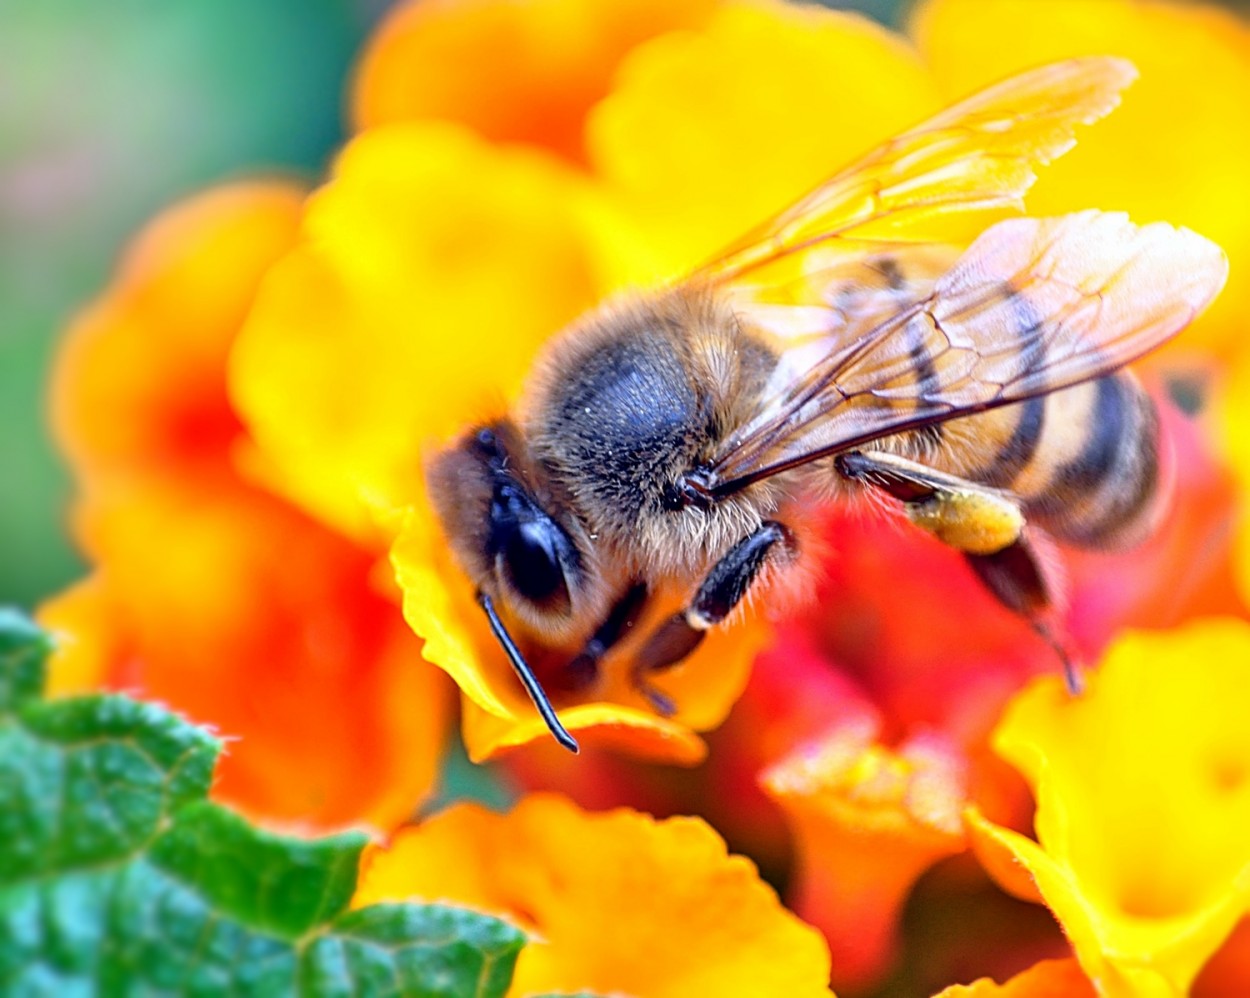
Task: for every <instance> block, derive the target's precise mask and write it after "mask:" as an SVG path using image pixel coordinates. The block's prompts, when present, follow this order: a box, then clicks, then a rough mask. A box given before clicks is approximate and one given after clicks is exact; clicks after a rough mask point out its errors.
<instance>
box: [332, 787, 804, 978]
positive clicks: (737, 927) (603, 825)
mask: <svg viewBox="0 0 1250 998" xmlns="http://www.w3.org/2000/svg"><path fill="white" fill-rule="evenodd" d="M409 899H420V900H427V901H446V902H449V903H452V904H457V905H461V906H464V907H468V908H473V909H475V910H478V911H483V912H488V913H491V914H496V915H502V916H505V917H507V918H509V919H511V920H512V921H514V922H516V923H517V924H518V925H520V927H521V928H522V929H524V930H525V931H526V932H527V933H529V935H530V938H531V942H530V944H529V945H528V946H527V947H526V948H525V949H524V950H523V951H522V953H521V956H520V959H519V960H518V962H517V968H516V976H515V978H514V979H513V984H512V989H511V991H510V992H509V993H510V994H513V995H518V996H519V995H533V994H543V993H548V992H561V993H567V992H576V991H581V990H586V991H590V992H593V993H595V994H603V995H608V994H621V995H631V996H632V998H686V996H690V995H716V996H718V998H735V996H743V998H746V996H758V998H772V996H778V995H785V996H787V998H804V996H812V998H816V996H825V998H828V996H829V990H828V987H827V981H828V976H829V954H828V951H827V950H826V949H825V945H824V942H823V941H822V940H821V938H820V935H819V934H818V933H817V932H815V931H814V930H813V929H810V928H808V927H807V926H805V925H803V923H802V922H800V921H799V920H798V919H797V918H795V917H794V916H793V915H791V914H789V913H788V912H787V911H786V910H785V909H784V908H782V907H781V904H780V903H779V902H778V901H777V896H776V895H775V894H774V893H773V891H772V889H771V888H769V887H768V886H767V885H766V884H764V883H763V882H762V881H761V880H760V879H759V876H758V874H757V873H756V871H755V867H754V866H753V865H752V864H751V862H750V861H749V860H746V859H743V858H742V857H740V856H731V855H729V854H727V853H726V850H725V844H724V842H722V841H721V839H720V837H719V836H718V835H717V834H716V833H715V832H714V831H712V829H711V828H709V827H708V826H707V825H706V824H704V823H703V822H702V821H700V820H699V819H697V818H671V819H669V820H667V821H656V820H655V819H654V818H651V817H649V816H647V815H644V814H639V813H637V812H634V811H627V810H618V811H611V812H606V813H597V814H592V813H587V812H585V811H581V810H579V809H578V808H577V807H575V806H574V805H572V804H570V803H569V802H568V801H566V800H564V799H562V798H560V797H556V796H551V795H536V796H532V797H528V798H526V799H525V800H523V801H522V802H521V803H520V804H519V805H518V806H517V807H516V809H515V810H513V811H512V812H511V813H510V814H507V815H499V814H493V813H491V812H489V811H486V810H483V809H482V808H480V807H476V806H473V805H464V804H462V805H457V806H456V807H453V808H451V809H450V810H448V811H445V812H443V813H441V814H439V815H437V816H435V817H434V818H431V819H430V820H429V821H426V822H425V823H423V824H421V825H418V826H416V827H413V828H408V829H404V830H402V831H400V832H399V833H398V834H397V835H396V836H395V838H394V840H393V841H392V842H391V843H390V844H389V845H387V846H385V847H380V848H375V849H373V850H372V851H370V852H367V853H366V854H365V856H364V858H363V860H362V872H361V880H360V885H359V887H358V889H357V893H356V896H355V898H354V900H353V904H354V905H356V906H364V905H367V904H372V903H375V902H379V901H401V900H409Z"/></svg>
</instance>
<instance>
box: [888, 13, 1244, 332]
mask: <svg viewBox="0 0 1250 998" xmlns="http://www.w3.org/2000/svg"><path fill="white" fill-rule="evenodd" d="M910 32H911V34H912V36H913V37H914V38H915V39H916V43H917V45H918V46H919V47H920V50H921V51H922V52H923V53H924V56H925V59H926V60H927V61H928V63H929V64H930V65H931V66H932V67H933V71H934V74H935V76H936V77H937V79H938V81H939V82H940V84H941V86H942V90H943V93H944V95H945V96H947V97H948V98H949V97H954V96H957V95H960V94H963V93H967V92H968V91H970V90H974V89H976V88H977V87H978V86H983V85H985V84H986V83H988V82H990V81H991V80H994V79H998V78H1001V77H1005V76H1009V75H1011V74H1012V73H1015V72H1018V71H1020V70H1022V69H1025V68H1027V67H1029V66H1036V65H1039V64H1041V63H1045V62H1051V61H1053V60H1055V59H1062V58H1067V57H1070V56H1078V55H1118V56H1123V57H1124V58H1126V59H1128V60H1129V61H1131V62H1132V63H1133V64H1134V65H1135V66H1136V67H1137V69H1138V72H1139V73H1140V74H1141V75H1140V78H1139V80H1138V81H1137V83H1135V84H1134V85H1133V86H1132V87H1131V88H1130V89H1129V90H1128V91H1127V92H1126V93H1125V95H1124V101H1123V104H1122V106H1121V107H1120V108H1119V110H1117V111H1116V113H1115V114H1113V115H1111V116H1110V117H1109V118H1108V119H1107V120H1106V121H1105V122H1102V123H1100V124H1099V126H1098V127H1097V128H1094V129H1090V130H1089V132H1088V133H1086V134H1083V135H1082V136H1081V140H1080V142H1079V143H1078V145H1077V147H1076V149H1074V150H1073V151H1072V152H1071V153H1069V154H1068V155H1066V156H1064V157H1063V158H1062V159H1061V160H1059V161H1058V162H1056V163H1054V164H1052V165H1051V166H1049V167H1048V168H1047V169H1046V170H1045V171H1044V172H1043V174H1042V175H1041V177H1040V179H1039V181H1038V183H1037V186H1036V187H1035V188H1034V189H1033V191H1032V192H1030V195H1029V211H1030V213H1033V214H1052V213H1059V212H1065V211H1071V210H1072V209H1073V208H1074V207H1076V206H1078V205H1086V206H1096V207H1098V208H1102V209H1104V210H1122V211H1127V212H1129V214H1130V215H1132V216H1133V218H1134V219H1136V220H1138V221H1148V220H1151V219H1156V218H1165V219H1167V220H1168V221H1169V222H1172V223H1173V224H1176V225H1187V226H1189V227H1190V228H1192V229H1194V230H1195V231H1197V232H1201V233H1202V234H1203V235H1204V236H1206V237H1208V238H1209V239H1212V240H1214V241H1215V242H1216V243H1218V244H1219V245H1220V246H1221V247H1223V248H1224V250H1225V251H1226V252H1227V253H1228V257H1229V261H1230V264H1231V266H1232V271H1233V277H1232V279H1231V280H1230V282H1229V284H1228V287H1227V288H1226V289H1225V290H1224V292H1223V293H1222V294H1221V295H1220V297H1219V298H1218V299H1217V300H1216V302H1215V304H1214V305H1213V306H1212V307H1211V309H1210V310H1209V311H1208V313H1207V314H1206V315H1204V316H1203V317H1202V319H1200V320H1199V321H1198V322H1196V323H1195V324H1194V325H1193V327H1192V328H1191V329H1189V330H1187V331H1186V332H1185V333H1184V334H1183V336H1182V337H1181V338H1180V339H1179V340H1178V342H1177V347H1176V349H1181V350H1193V349H1196V348H1198V347H1202V348H1207V349H1212V350H1215V351H1217V352H1227V351H1236V350H1238V349H1240V343H1241V342H1242V341H1243V339H1244V335H1243V327H1244V317H1245V315H1246V314H1247V312H1248V311H1250V281H1247V280H1245V279H1244V278H1242V277H1241V276H1240V274H1241V271H1242V270H1243V269H1244V268H1246V267H1250V198H1247V197H1246V194H1245V191H1246V176H1247V165H1248V164H1250V128H1248V127H1247V123H1250V28H1248V27H1247V25H1246V23H1245V22H1244V21H1242V20H1241V19H1239V18H1238V17H1237V16H1235V15H1234V14H1232V13H1230V12H1228V11H1226V10H1222V9H1220V8H1218V7H1215V6H1210V5H1207V4H1203V3H1164V2H1159V0H1098V2H1096V3H1091V2H1089V0H1045V2H1044V3H1037V2H1036V0H926V2H922V3H920V4H919V5H918V7H917V8H916V9H915V11H914V16H913V18H912V23H911V26H910Z"/></svg>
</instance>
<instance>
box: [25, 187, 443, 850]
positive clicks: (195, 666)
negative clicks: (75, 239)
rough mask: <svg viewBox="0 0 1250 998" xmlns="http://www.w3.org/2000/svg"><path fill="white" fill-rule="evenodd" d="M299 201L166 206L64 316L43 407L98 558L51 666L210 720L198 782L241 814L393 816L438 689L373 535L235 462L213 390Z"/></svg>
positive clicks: (299, 820)
mask: <svg viewBox="0 0 1250 998" xmlns="http://www.w3.org/2000/svg"><path fill="white" fill-rule="evenodd" d="M302 200H303V192H302V191H300V190H298V189H297V188H295V187H293V186H291V185H289V184H285V183H277V182H274V183H253V184H238V185H235V186H233V187H227V188H221V189H218V190H214V191H210V192H208V193H206V194H203V195H201V196H199V197H197V198H194V199H192V200H191V201H189V202H187V203H185V204H183V205H180V206H178V207H176V208H173V209H171V210H170V211H169V212H167V213H166V214H165V215H164V216H162V217H161V218H160V219H158V220H157V221H156V222H154V223H153V224H152V226H151V227H150V228H149V229H148V231H146V232H145V233H144V234H143V235H142V236H141V237H140V238H139V239H138V241H137V242H136V244H135V246H134V247H133V248H132V249H131V251H130V253H129V254H128V256H127V257H126V259H125V260H124V261H123V263H122V266H121V267H120V269H119V272H118V274H117V276H116V278H115V280H114V283H113V285H112V286H111V287H110V288H109V289H108V290H107V291H106V292H105V293H104V295H103V296H102V297H101V298H100V299H99V300H98V301H97V302H96V303H95V304H94V305H92V307H91V308H90V309H88V310H87V311H86V312H85V313H84V314H83V315H82V316H81V317H80V318H79V319H78V321H77V322H76V323H75V325H74V327H73V328H72V329H71V330H70V332H69V335H68V337H67V339H66V341H65V344H64V347H63V349H62V353H61V357H60V362H59V364H58V367H57V371H56V377H55V381H54V384H53V386H52V407H53V408H52V415H53V422H54V426H55V428H56V431H57V435H58V437H59V439H60V441H61V444H62V447H63V448H64V450H65V452H66V454H67V455H68V456H69V458H70V460H71V462H72V463H73V466H74V468H75V470H76V472H77V473H78V477H79V484H80V490H81V494H80V496H79V499H78V501H77V503H76V506H75V509H74V525H75V529H76V532H77V535H78V539H79V542H80V543H81V544H82V546H83V549H84V551H85V552H86V554H87V555H88V556H89V558H90V559H91V560H92V561H93V562H94V564H95V566H96V567H95V571H94V573H93V574H92V575H91V576H90V577H89V578H88V579H87V580H85V581H84V582H83V583H81V584H80V585H78V586H76V587H74V588H72V589H70V590H69V591H68V592H66V593H65V594H63V595H62V596H60V597H59V598H57V599H55V600H53V601H52V602H51V603H49V604H46V605H45V606H44V607H43V609H42V612H41V616H42V619H43V622H44V624H45V625H46V626H48V627H49V628H50V629H51V630H52V631H53V632H54V633H55V634H57V635H60V636H61V641H60V643H59V644H60V646H59V650H58V653H57V656H56V658H55V659H54V661H53V663H52V665H51V675H50V686H51V689H52V690H53V691H54V692H60V693H71V692H78V691H80V690H84V689H89V688H95V687H101V686H103V687H108V688H113V689H122V690H126V691H133V692H136V693H139V694H142V695H143V696H146V697H150V698H152V699H155V700H159V701H163V702H164V703H166V704H168V705H169V706H171V707H173V708H174V709H176V710H179V711H182V712H184V713H186V714H187V715H188V716H189V717H190V718H192V719H193V720H196V721H200V722H202V723H207V724H211V725H212V726H214V727H215V728H216V729H217V731H218V733H219V734H221V735H222V736H223V737H225V738H226V739H228V740H229V747H228V751H227V752H226V754H225V755H224V757H223V759H222V761H221V764H220V765H219V767H218V770H217V785H216V787H215V791H214V792H215V794H216V796H217V797H218V798H219V799H221V800H224V801H228V802H230V803H232V804H234V805H236V806H238V807H240V808H242V809H243V810H244V811H246V812H248V813H250V814H252V815H254V816H256V817H258V818H262V819H266V820H268V821H270V822H273V823H281V824H287V823H294V824H299V825H303V826H312V827H337V826H340V825H343V824H348V823H355V822H371V823H375V824H377V825H379V826H381V827H390V826H391V825H394V824H395V823H397V822H399V821H400V820H402V819H403V818H404V817H406V816H407V815H408V814H409V813H411V811H412V808H413V806H414V805H415V804H416V802H418V801H419V800H420V799H421V798H422V797H424V796H425V795H426V794H427V793H428V792H429V791H430V789H431V788H432V785H433V782H434V777H435V771H436V763H437V759H438V755H439V753H440V751H441V749H442V746H443V742H444V740H445V736H446V730H447V707H448V703H447V698H446V694H445V691H444V689H443V688H442V684H441V683H440V682H439V680H438V678H437V676H436V674H433V673H431V672H430V671H429V670H428V669H424V668H422V667H421V665H420V643H419V642H418V641H417V640H416V639H415V638H414V637H413V636H412V634H411V633H410V632H409V631H408V630H407V628H406V627H405V626H404V623H403V619H402V616H401V615H400V613H399V609H398V606H397V604H396V602H395V599H394V597H393V596H392V595H391V589H392V587H391V585H390V583H389V581H388V580H387V578H386V576H385V574H384V573H381V572H379V571H377V565H378V558H379V553H378V552H377V551H371V550H369V549H367V548H362V547H360V546H359V545H357V544H355V543H353V542H351V541H350V540H348V539H346V538H344V537H342V536H340V535H338V534H335V533H334V532H332V531H330V530H329V529H327V528H326V527H324V526H322V525H320V524H318V523H317V522H315V521H314V520H312V519H311V518H310V517H309V516H308V515H307V514H306V513H304V512H302V511H301V510H299V509H296V508H295V507H293V506H291V505H290V504H289V503H287V502H285V501H284V500H282V499H281V498H279V497H278V496H275V495H274V494H272V493H271V492H269V491H268V490H266V489H265V488H264V487H263V486H261V485H258V484H256V483H255V482H254V481H252V480H251V479H250V478H249V475H248V469H250V468H254V467H259V466H260V465H262V464H263V459H262V458H260V457H258V456H257V455H256V454H255V452H254V450H253V448H252V444H251V441H250V439H249V438H248V435H247V431H246V429H245V428H244V427H243V424H242V422H241V421H240V419H239V417H238V415H237V414H236V413H235V411H234V409H233V408H232V406H231V405H230V402H229V399H228V397H227V394H226V360H227V357H228V355H229V352H230V348H231V345H232V342H233V339H234V336H235V334H236V332H237V330H238V327H239V324H240V323H241V321H242V319H243V316H244V314H245V313H246V311H247V309H248V307H249V305H250V303H251V300H252V296H253V295H254V293H255V289H256V286H257V284H258V283H259V281H260V279H261V277H262V275H263V274H264V272H265V270H266V268H267V267H268V266H269V265H270V264H271V263H272V262H273V260H274V259H276V258H277V257H278V256H279V255H280V254H281V253H282V252H283V251H284V250H286V248H287V247H288V246H289V245H290V244H291V241H292V239H293V237H294V234H295V227H296V225H297V222H298V218H299V215H300V211H301V204H302ZM382 564H383V565H384V564H385V562H383V563H382Z"/></svg>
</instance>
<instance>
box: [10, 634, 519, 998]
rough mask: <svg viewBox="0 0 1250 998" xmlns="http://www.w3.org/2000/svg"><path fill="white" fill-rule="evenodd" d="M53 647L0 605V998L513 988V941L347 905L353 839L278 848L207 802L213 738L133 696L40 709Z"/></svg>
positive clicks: (486, 923) (443, 911)
mask: <svg viewBox="0 0 1250 998" xmlns="http://www.w3.org/2000/svg"><path fill="white" fill-rule="evenodd" d="M48 648H49V643H48V640H47V638H46V636H45V635H43V634H42V633H41V632H40V631H39V630H38V629H37V628H35V627H34V626H33V625H32V624H30V623H29V622H28V621H26V620H25V619H24V618H22V617H20V616H18V615H16V614H12V613H6V612H3V611H0V994H4V995H48V996H53V995H56V996H61V995H71V996H72V995H131V994H162V995H174V994H177V995H184V994H185V995H218V994H227V993H228V994H237V995H265V996H269V995H288V994H289V995H344V996H347V995H414V996H428V998H498V996H501V995H503V993H504V992H505V991H506V990H507V988H508V985H509V983H510V982H511V979H512V972H513V968H514V966H515V963H516V957H517V954H518V953H519V951H520V949H521V946H522V945H523V944H524V941H525V940H524V936H523V935H522V933H521V932H520V931H519V930H517V929H516V928H514V927H513V926H510V925H508V924H507V923H505V922H502V921H500V920H498V919H494V918H489V917H487V916H484V915H479V914H476V913H473V912H468V911H461V910H458V909H454V908H446V907H441V906H436V905H414V904H393V905H375V906H372V907H369V908H362V909H359V910H356V911H352V910H349V908H348V905H349V903H350V901H351V897H352V893H353V892H354V890H355V881H356V869H357V862H358V860H359V856H360V851H361V850H362V849H363V848H364V845H365V841H366V840H365V837H364V836H363V835H361V834H358V833H347V834H343V835H336V836H331V837H328V838H321V839H312V840H309V839H299V838H293V837H287V836H278V835H272V834H270V833H268V832H264V831H261V830H260V829H257V828H255V827H253V826H251V825H249V824H248V823H247V822H246V821H245V820H244V819H243V818H241V817H239V816H238V815H236V814H233V813H231V812H230V811H228V810H226V809H225V808H223V807H220V806H218V805H216V804H213V803H210V802H209V801H207V800H205V796H206V794H207V791H208V787H209V784H210V781H211V777H212V768H213V764H214V762H215V760H216V757H217V753H218V752H219V750H220V746H219V745H218V744H217V742H216V741H215V740H214V739H213V738H212V737H210V736H209V735H208V734H207V733H206V732H204V731H202V730H201V729H198V728H196V727H194V726H192V725H190V724H188V723H186V722H185V721H183V720H180V719H179V718H177V717H176V716H174V715H173V714H171V713H169V712H168V711H166V710H163V709H161V708H159V707H156V706H154V705H152V704H144V703H140V702H137V701H134V700H130V699H128V698H125V697H120V696H104V695H98V696H89V697H82V698H78V699H75V700H64V701H53V702H45V701H43V700H42V699H40V694H41V691H42V687H43V663H44V659H45V657H46V655H47V652H48Z"/></svg>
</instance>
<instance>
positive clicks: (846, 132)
mask: <svg viewBox="0 0 1250 998" xmlns="http://www.w3.org/2000/svg"><path fill="white" fill-rule="evenodd" d="M936 108H937V99H936V95H935V92H934V89H933V86H932V83H931V80H930V77H929V74H928V72H927V70H926V69H925V68H924V66H923V65H922V64H921V62H920V60H919V59H918V58H917V57H916V54H915V53H914V52H913V51H912V50H911V49H910V48H909V47H908V45H907V44H906V43H905V42H904V41H903V40H902V39H900V38H899V37H898V36H897V35H894V34H892V33H890V32H888V31H886V30H884V29H883V28H881V27H879V26H878V25H876V24H874V23H873V22H871V21H868V20H867V19H865V18H861V17H858V16H855V15H852V14H846V13H840V12H835V11H828V10H822V9H820V8H818V7H815V6H801V5H798V4H783V3H774V2H762V3H742V2H739V3H730V4H726V5H725V6H724V7H722V8H721V9H719V10H718V11H717V12H716V13H715V14H714V15H713V16H712V18H711V20H710V21H709V23H708V25H707V26H706V28H704V29H703V30H702V31H699V32H680V33H678V32H675V33H672V34H669V35H664V36H661V37H660V38H657V39H656V40H654V41H653V42H651V43H650V44H648V45H645V46H641V47H640V48H638V49H635V50H634V51H633V52H631V53H630V55H629V56H628V57H627V58H626V59H625V60H624V62H623V64H622V66H621V70H620V73H619V76H618V79H617V82H616V85H615V87H614V88H613V90H612V93H611V94H609V95H608V97H607V98H606V99H605V100H604V101H603V102H602V103H601V104H600V105H599V106H598V107H597V108H596V109H595V112H594V114H593V116H592V118H591V121H590V124H589V144H590V153H591V159H592V162H593V163H594V164H595V166H596V167H597V169H598V171H599V172H600V174H601V175H602V176H604V177H605V178H607V180H608V181H609V183H611V184H612V185H613V186H614V187H616V189H617V190H618V192H619V194H620V196H621V197H622V198H623V199H624V201H625V203H627V204H628V205H629V206H630V207H631V211H630V215H631V217H632V218H633V220H634V222H635V224H637V225H638V226H639V227H640V229H642V230H643V231H644V232H645V233H646V235H647V239H648V241H649V243H650V244H651V245H652V246H653V247H654V249H655V251H656V254H657V256H656V260H655V261H654V266H655V267H656V273H657V274H660V275H672V274H674V273H680V272H682V271H684V270H687V269H689V268H691V267H692V266H694V265H695V264H697V263H699V262H701V261H702V259H703V258H705V257H707V256H710V255H711V254H712V253H714V252H716V251H717V250H719V249H721V248H722V247H723V246H725V245H727V244H728V243H729V242H730V241H731V240H734V239H736V238H737V237H739V236H741V235H742V234H743V233H744V232H746V231H747V230H748V229H750V228H753V227H754V226H756V225H757V224H759V223H760V222H762V221H764V219H766V218H768V217H769V216H771V215H773V214H774V213H776V212H777V211H778V210H780V209H781V208H784V207H785V206H786V205H788V204H790V203H791V202H793V201H795V200H797V198H798V197H799V196H800V195H802V194H804V193H806V192H807V191H808V190H809V189H810V188H811V187H813V186H815V185H816V184H817V183H819V182H820V181H822V180H824V179H825V178H827V177H829V176H830V175H832V174H833V173H834V171H835V170H837V169H838V168H839V167H842V166H844V165H846V163H847V162H849V161H850V160H851V159H852V158H854V157H856V156H858V155H859V154H861V153H863V152H865V151H866V150H867V149H869V148H870V147H871V146H872V145H874V144H876V143H877V142H879V141H881V140H882V139H885V138H888V137H889V136H890V135H892V134H894V133H895V132H898V131H900V130H902V129H903V128H905V127H907V126H908V125H912V124H915V123H916V122H917V121H919V120H920V119H922V118H923V117H925V116H926V115H927V114H928V113H929V112H931V111H933V110H936ZM638 276H639V275H635V277H636V278H637V277H638ZM642 276H645V275H642ZM652 276H654V275H652Z"/></svg>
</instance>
